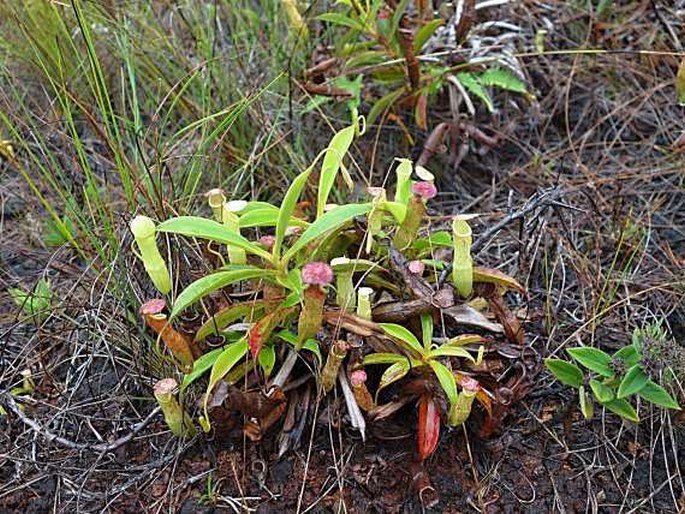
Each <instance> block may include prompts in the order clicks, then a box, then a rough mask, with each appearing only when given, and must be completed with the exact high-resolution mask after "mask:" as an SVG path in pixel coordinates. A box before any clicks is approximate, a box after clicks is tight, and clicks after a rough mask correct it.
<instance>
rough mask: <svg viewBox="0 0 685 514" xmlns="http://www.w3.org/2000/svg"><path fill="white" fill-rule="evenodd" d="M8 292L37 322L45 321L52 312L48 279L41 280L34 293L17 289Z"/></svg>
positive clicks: (9, 289) (25, 312)
mask: <svg viewBox="0 0 685 514" xmlns="http://www.w3.org/2000/svg"><path fill="white" fill-rule="evenodd" d="M7 292H8V293H9V294H10V296H11V297H12V300H14V303H16V304H17V305H18V306H19V307H20V308H21V310H22V312H23V313H24V315H26V316H28V317H30V318H33V319H34V320H35V321H37V322H40V321H43V320H44V319H45V318H46V317H47V315H48V314H49V312H50V301H51V298H52V291H51V290H50V282H49V281H48V280H47V279H46V278H41V279H40V280H39V281H38V282H36V285H35V287H34V288H33V291H25V290H24V289H19V288H17V287H10V288H8V289H7Z"/></svg>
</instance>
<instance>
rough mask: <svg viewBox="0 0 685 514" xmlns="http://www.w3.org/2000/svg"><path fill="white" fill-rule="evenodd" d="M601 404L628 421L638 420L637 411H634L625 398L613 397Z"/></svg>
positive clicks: (636, 421)
mask: <svg viewBox="0 0 685 514" xmlns="http://www.w3.org/2000/svg"><path fill="white" fill-rule="evenodd" d="M602 405H604V406H605V407H606V408H607V409H609V410H610V411H611V412H613V413H614V414H618V415H619V416H621V417H622V418H625V419H627V420H628V421H633V422H635V423H638V422H639V421H640V417H639V416H638V415H637V412H635V409H634V408H633V406H632V405H631V404H630V403H628V402H627V401H626V400H619V399H615V400H611V401H610V402H606V403H603V404H602Z"/></svg>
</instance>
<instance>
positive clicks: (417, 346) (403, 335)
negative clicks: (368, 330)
mask: <svg viewBox="0 0 685 514" xmlns="http://www.w3.org/2000/svg"><path fill="white" fill-rule="evenodd" d="M378 326H380V327H381V329H383V332H385V333H386V334H388V335H389V336H390V337H392V338H393V339H395V340H396V341H400V342H401V343H402V348H405V349H407V350H409V351H410V352H412V353H416V354H418V355H423V354H424V350H423V347H422V346H421V343H420V342H419V340H418V339H417V338H416V336H415V335H414V334H412V333H411V332H410V331H409V330H407V329H406V328H404V327H403V326H402V325H397V324H395V323H379V324H378Z"/></svg>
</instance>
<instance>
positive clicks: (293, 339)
mask: <svg viewBox="0 0 685 514" xmlns="http://www.w3.org/2000/svg"><path fill="white" fill-rule="evenodd" d="M276 337H279V338H281V339H283V340H284V341H285V342H286V343H288V344H289V345H291V346H293V347H296V346H297V335H295V334H293V333H292V332H290V331H289V330H281V331H280V332H279V333H277V334H276ZM302 349H303V350H307V351H310V352H312V353H313V354H314V355H316V357H317V359H318V360H319V365H321V364H322V362H323V357H322V356H321V348H319V343H317V342H316V339H307V340H306V341H305V342H304V345H302Z"/></svg>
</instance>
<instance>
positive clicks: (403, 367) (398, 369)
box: [376, 359, 411, 394]
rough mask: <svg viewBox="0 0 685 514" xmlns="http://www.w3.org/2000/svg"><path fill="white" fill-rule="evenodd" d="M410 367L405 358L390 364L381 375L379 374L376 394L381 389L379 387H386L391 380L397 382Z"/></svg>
mask: <svg viewBox="0 0 685 514" xmlns="http://www.w3.org/2000/svg"><path fill="white" fill-rule="evenodd" d="M410 369H411V366H410V365H409V361H408V360H407V359H404V360H402V361H400V362H396V363H395V364H393V365H392V366H390V367H389V368H388V369H386V370H385V371H384V372H383V375H382V376H381V381H380V382H379V383H378V389H377V392H376V394H378V393H379V392H380V391H381V389H384V388H386V387H388V386H389V385H390V384H392V383H393V382H397V381H398V380H400V379H401V378H403V377H404V376H406V374H407V373H409V370H410Z"/></svg>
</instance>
